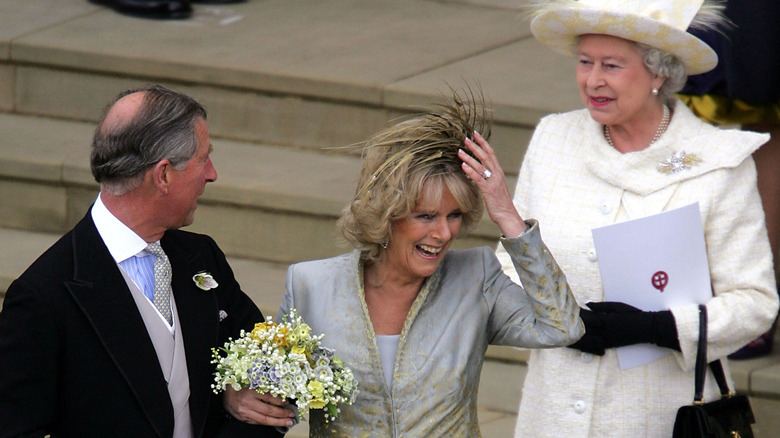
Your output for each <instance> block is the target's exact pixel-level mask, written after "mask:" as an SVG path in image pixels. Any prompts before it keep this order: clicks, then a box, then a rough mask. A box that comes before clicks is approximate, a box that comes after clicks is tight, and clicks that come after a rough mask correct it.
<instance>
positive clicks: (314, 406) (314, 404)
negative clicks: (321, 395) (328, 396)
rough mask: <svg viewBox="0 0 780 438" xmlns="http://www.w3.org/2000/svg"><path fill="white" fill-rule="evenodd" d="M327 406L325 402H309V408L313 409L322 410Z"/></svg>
mask: <svg viewBox="0 0 780 438" xmlns="http://www.w3.org/2000/svg"><path fill="white" fill-rule="evenodd" d="M325 405H327V403H325V400H312V401H310V402H309V407H310V408H312V409H322V408H324V407H325Z"/></svg>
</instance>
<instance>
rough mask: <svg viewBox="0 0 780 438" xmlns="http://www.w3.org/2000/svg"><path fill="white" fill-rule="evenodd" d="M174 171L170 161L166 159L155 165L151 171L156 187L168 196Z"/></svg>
mask: <svg viewBox="0 0 780 438" xmlns="http://www.w3.org/2000/svg"><path fill="white" fill-rule="evenodd" d="M173 170H174V169H173V165H172V164H171V162H170V160H168V159H167V158H166V159H164V160H162V161H160V162H158V163H157V164H155V165H154V167H152V169H151V171H150V172H151V175H152V182H153V183H154V187H155V188H156V189H157V190H158V191H160V192H161V193H164V194H166V195H167V194H168V189H169V187H170V186H171V177H172V173H173Z"/></svg>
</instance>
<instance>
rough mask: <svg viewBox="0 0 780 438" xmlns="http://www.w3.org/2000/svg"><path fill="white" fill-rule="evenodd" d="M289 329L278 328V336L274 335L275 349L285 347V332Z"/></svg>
mask: <svg viewBox="0 0 780 438" xmlns="http://www.w3.org/2000/svg"><path fill="white" fill-rule="evenodd" d="M288 331H289V329H288V328H287V327H279V334H277V335H276V339H274V343H275V344H276V347H277V348H285V347H287V345H288V344H287V332H288Z"/></svg>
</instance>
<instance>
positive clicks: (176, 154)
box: [90, 85, 206, 195]
mask: <svg viewBox="0 0 780 438" xmlns="http://www.w3.org/2000/svg"><path fill="white" fill-rule="evenodd" d="M139 92H140V93H143V103H142V105H141V107H140V108H139V109H138V112H137V113H136V114H135V115H134V116H133V117H132V118H129V119H128V120H122V121H120V123H117V124H113V125H110V126H109V125H108V124H107V123H106V116H107V115H108V114H109V112H110V111H111V108H112V107H113V106H114V104H116V103H117V101H119V100H120V99H121V98H123V97H125V96H127V95H130V94H133V93H139ZM200 119H203V120H205V119H206V110H205V109H204V108H203V106H201V105H200V104H199V103H198V102H196V101H195V100H194V99H192V98H191V97H189V96H186V95H184V94H182V93H179V92H176V91H173V90H170V89H168V88H165V87H163V86H161V85H147V86H144V87H141V88H136V89H132V90H127V91H124V92H122V93H120V94H119V95H118V96H117V97H116V98H115V99H114V100H113V102H111V103H110V104H109V105H108V106H107V107H106V109H105V110H104V111H103V115H102V117H101V118H100V121H99V122H98V126H97V128H96V129H95V135H94V137H93V139H92V152H91V154H90V167H91V169H92V175H93V176H94V178H95V181H97V182H99V183H100V184H101V186H102V187H103V188H105V189H106V190H108V191H109V192H110V193H112V194H114V195H122V194H124V193H127V192H128V191H131V190H133V189H135V188H136V187H138V185H139V184H140V183H141V181H142V180H143V176H144V174H145V173H146V171H147V169H149V168H150V167H152V166H154V165H155V164H157V163H158V162H160V161H161V160H164V159H168V160H170V161H171V164H172V165H173V166H174V168H176V169H179V170H181V169H182V168H184V166H186V164H187V161H189V159H190V158H192V157H193V156H194V155H195V153H196V152H197V150H198V138H197V135H196V132H195V124H196V122H197V121H198V120H200Z"/></svg>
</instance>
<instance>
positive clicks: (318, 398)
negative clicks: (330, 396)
mask: <svg viewBox="0 0 780 438" xmlns="http://www.w3.org/2000/svg"><path fill="white" fill-rule="evenodd" d="M306 388H307V389H308V390H309V394H311V401H310V402H309V406H310V407H312V408H314V409H322V408H324V407H325V405H327V403H326V402H325V400H324V399H323V393H324V391H325V386H324V385H323V384H322V382H319V381H317V380H312V381H311V382H309V384H308V385H306Z"/></svg>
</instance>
